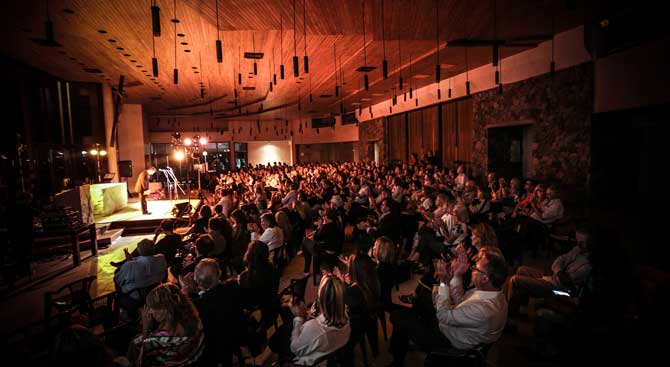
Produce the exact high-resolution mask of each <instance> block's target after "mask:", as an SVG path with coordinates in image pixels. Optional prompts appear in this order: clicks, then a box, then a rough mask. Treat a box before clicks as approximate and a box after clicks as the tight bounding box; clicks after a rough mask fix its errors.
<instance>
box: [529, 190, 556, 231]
mask: <svg viewBox="0 0 670 367" xmlns="http://www.w3.org/2000/svg"><path fill="white" fill-rule="evenodd" d="M530 217H531V218H533V219H535V220H536V221H538V222H540V223H542V224H553V223H554V222H556V221H557V220H559V219H561V218H563V203H562V202H561V199H560V198H559V197H558V191H557V190H556V188H555V187H554V186H549V187H547V191H546V200H545V201H544V202H543V203H542V206H541V207H540V208H536V207H533V212H532V213H531V214H530Z"/></svg>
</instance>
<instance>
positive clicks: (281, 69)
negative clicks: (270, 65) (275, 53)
mask: <svg viewBox="0 0 670 367" xmlns="http://www.w3.org/2000/svg"><path fill="white" fill-rule="evenodd" d="M279 79H281V80H284V64H281V65H279Z"/></svg>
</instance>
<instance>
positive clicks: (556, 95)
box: [471, 63, 593, 187]
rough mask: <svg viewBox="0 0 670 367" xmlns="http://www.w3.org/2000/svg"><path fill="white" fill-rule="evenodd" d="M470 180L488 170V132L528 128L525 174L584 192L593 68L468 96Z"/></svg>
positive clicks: (584, 66)
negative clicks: (530, 138)
mask: <svg viewBox="0 0 670 367" xmlns="http://www.w3.org/2000/svg"><path fill="white" fill-rule="evenodd" d="M472 98H473V102H474V103H473V129H474V134H473V141H472V148H473V152H472V167H471V168H472V174H474V176H476V177H483V176H484V175H485V174H486V171H487V164H488V128H487V127H490V126H496V127H502V126H508V125H515V124H518V123H519V122H522V121H526V122H528V121H530V122H531V123H532V125H531V127H530V129H531V131H530V132H531V136H533V142H532V164H531V172H532V175H533V177H534V178H536V179H539V180H549V181H558V182H559V183H560V184H561V185H568V186H572V187H585V186H586V185H587V180H588V172H589V166H590V161H591V157H590V151H589V146H590V129H591V113H592V111H593V64H592V63H585V64H581V65H578V66H574V67H571V68H569V69H565V70H561V71H558V72H557V73H556V74H555V75H554V76H553V78H552V77H551V76H550V75H549V74H545V75H541V76H538V77H535V78H531V79H527V80H523V81H520V82H518V83H514V84H510V85H505V86H504V91H503V93H502V94H500V93H498V91H497V89H493V90H488V91H484V92H481V93H477V94H474V95H473V96H472Z"/></svg>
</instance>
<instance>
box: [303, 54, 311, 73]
mask: <svg viewBox="0 0 670 367" xmlns="http://www.w3.org/2000/svg"><path fill="white" fill-rule="evenodd" d="M302 62H303V69H304V70H305V73H309V56H307V55H305V56H304V57H303V58H302Z"/></svg>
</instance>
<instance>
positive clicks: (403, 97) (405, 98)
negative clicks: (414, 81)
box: [402, 92, 407, 102]
mask: <svg viewBox="0 0 670 367" xmlns="http://www.w3.org/2000/svg"><path fill="white" fill-rule="evenodd" d="M402 101H403V102H407V92H405V93H403V94H402Z"/></svg>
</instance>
